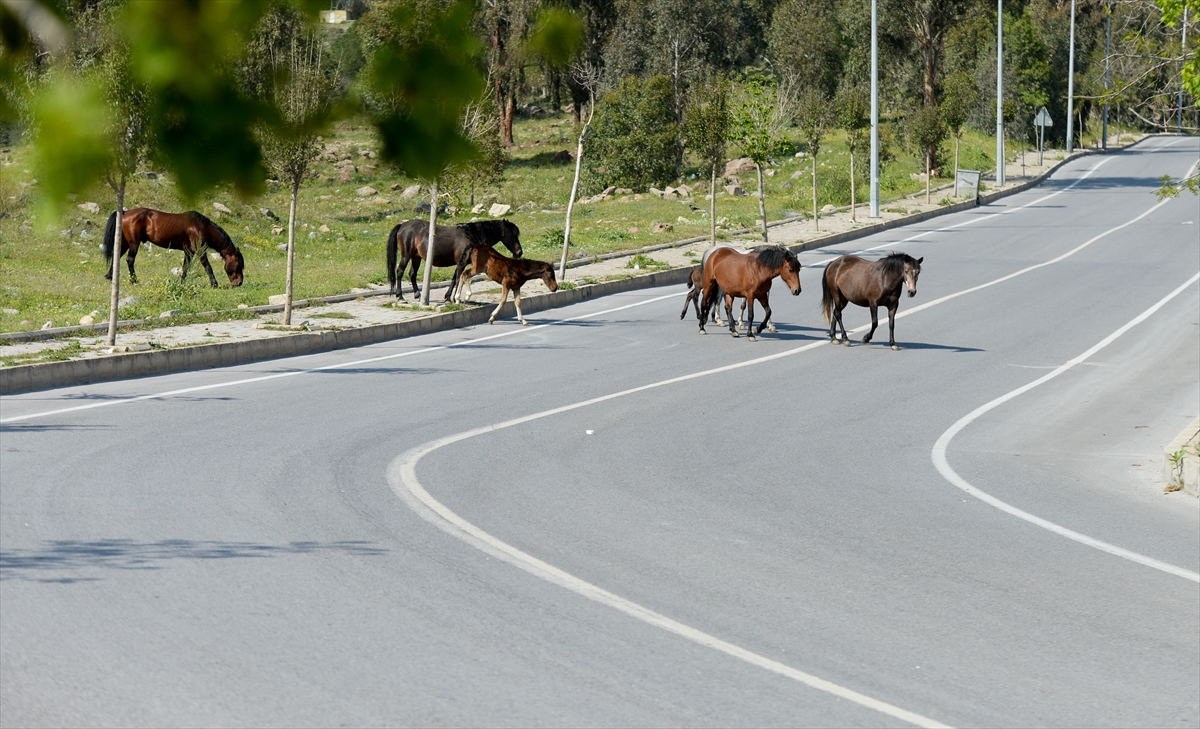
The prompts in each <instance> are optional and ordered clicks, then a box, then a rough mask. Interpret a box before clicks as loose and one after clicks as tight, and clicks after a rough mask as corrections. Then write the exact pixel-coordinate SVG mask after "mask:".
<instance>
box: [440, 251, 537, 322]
mask: <svg viewBox="0 0 1200 729" xmlns="http://www.w3.org/2000/svg"><path fill="white" fill-rule="evenodd" d="M434 245H437V243H434ZM463 263H464V265H465V264H466V263H469V264H470V266H471V275H472V276H473V275H475V274H477V273H486V274H487V277H488V278H490V279H491V280H493V281H495V282H496V283H498V284H500V303H499V304H498V305H497V306H496V310H495V311H493V312H492V315H491V316H490V317H488V324H491V323H493V322H495V321H496V315H497V314H499V313H500V308H501V307H503V306H504V302H505V301H508V292H509V291H512V292H513V294H514V295H515V296H514V298H513V303H514V304H515V305H516V307H517V320H518V321H520V322H521V324H523V325H525V326H529V322H527V321H525V317H524V316H522V314H521V287H522V286H524V285H525V284H526V282H528V281H532V280H533V279H536V278H540V279H541V280H542V283H544V284H546V288H548V289H550V290H551V291H558V281H557V280H555V278H554V266H552V265H550V264H549V263H543V262H541V261H530V260H520V261H518V260H517V259H515V258H506V257H505V256H504V255H502V254H500V253H497V252H496V251H495V249H493V248H492V247H491V246H490V245H487V244H486V243H480V244H478V245H474V246H471V248H470V249H468V250H467V251H465V252H464V253H463Z"/></svg>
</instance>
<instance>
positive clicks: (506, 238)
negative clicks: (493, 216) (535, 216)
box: [500, 220, 523, 258]
mask: <svg viewBox="0 0 1200 729" xmlns="http://www.w3.org/2000/svg"><path fill="white" fill-rule="evenodd" d="M500 226H501V228H502V229H503V233H502V234H501V236H500V240H501V241H503V242H504V247H505V248H507V249H508V252H509V253H511V254H513V258H520V257H521V253H522V252H523V251H522V250H521V229H520V228H518V227H517V225H516V223H512V222H509V221H507V220H501V221H500Z"/></svg>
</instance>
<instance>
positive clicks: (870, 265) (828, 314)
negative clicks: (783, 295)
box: [821, 253, 925, 349]
mask: <svg viewBox="0 0 1200 729" xmlns="http://www.w3.org/2000/svg"><path fill="white" fill-rule="evenodd" d="M924 260H925V258H924V257H921V258H913V257H912V256H910V255H908V254H907V253H893V254H891V255H890V256H887V257H886V258H881V259H879V260H878V261H875V262H871V261H866V260H863V259H862V258H859V257H858V256H842V257H841V258H838V259H835V260H834V261H833V262H832V263H830V264H829V266H828V267H826V269H825V275H824V276H822V277H821V313H823V314H824V315H825V323H826V324H828V325H829V339H830V340H832V341H833V343H834V344H837V343H838V338H837V328H838V327H839V326H840V327H841V328H842V344H845V345H846V346H847V347H848V346H850V337H849V336H847V334H846V325H845V323H843V322H842V309H845V308H846V304H856V305H858V306H865V307H868V308H869V309H870V310H871V331H869V332H867V336H865V337H863V344H866V343H867V342H869V341H871V337H872V335H874V334H875V329H876V327H878V326H879V312H878V309H879V307H880V306H886V307H887V310H888V344H890V345H891V347H892V349H900V348H899V347H897V346H896V308H897V307H898V306H900V289H901V287H902V286H904V285H905V284H908V295H909V296H916V295H917V277H918V276H920V275H921V261H924Z"/></svg>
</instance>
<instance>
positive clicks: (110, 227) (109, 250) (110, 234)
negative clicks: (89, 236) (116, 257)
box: [102, 210, 117, 269]
mask: <svg viewBox="0 0 1200 729" xmlns="http://www.w3.org/2000/svg"><path fill="white" fill-rule="evenodd" d="M116 243H117V211H116V210H114V211H112V215H110V216H108V223H107V224H105V226H104V240H103V242H102V245H103V246H104V260H105V262H107V263H108V268H110V269H111V268H112V257H113V248H115V247H116Z"/></svg>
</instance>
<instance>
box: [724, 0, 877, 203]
mask: <svg viewBox="0 0 1200 729" xmlns="http://www.w3.org/2000/svg"><path fill="white" fill-rule="evenodd" d="M878 6H879V2H878V0H871V217H872V218H878V217H879V7H878ZM714 194H715V193H714Z"/></svg>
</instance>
